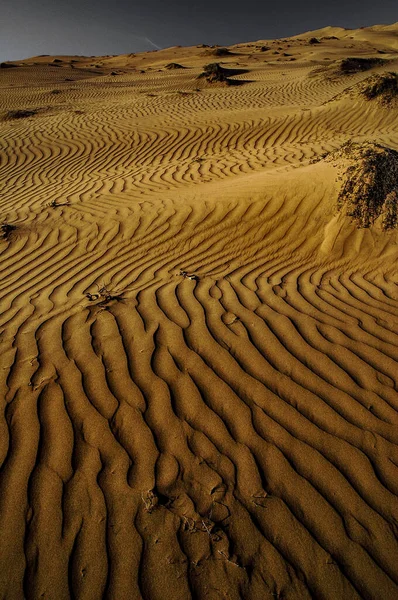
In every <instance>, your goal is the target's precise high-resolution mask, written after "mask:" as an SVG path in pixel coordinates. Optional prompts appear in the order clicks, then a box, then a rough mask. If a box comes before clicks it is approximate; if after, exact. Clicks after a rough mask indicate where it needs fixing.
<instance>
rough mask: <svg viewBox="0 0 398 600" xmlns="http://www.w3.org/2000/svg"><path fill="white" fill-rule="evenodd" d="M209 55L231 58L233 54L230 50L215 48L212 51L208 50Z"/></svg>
mask: <svg viewBox="0 0 398 600" xmlns="http://www.w3.org/2000/svg"><path fill="white" fill-rule="evenodd" d="M206 53H207V54H212V55H213V56H229V55H231V54H232V52H230V50H228V48H214V49H212V50H207V51H206Z"/></svg>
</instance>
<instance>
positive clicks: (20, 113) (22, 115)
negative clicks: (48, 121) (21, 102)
mask: <svg viewBox="0 0 398 600" xmlns="http://www.w3.org/2000/svg"><path fill="white" fill-rule="evenodd" d="M36 113H37V110H33V109H31V110H26V109H19V110H9V111H8V112H7V113H6V115H5V119H7V120H12V119H27V118H28V117H33V116H34V115H35V114H36Z"/></svg>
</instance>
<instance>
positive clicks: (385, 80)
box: [362, 72, 398, 105]
mask: <svg viewBox="0 0 398 600" xmlns="http://www.w3.org/2000/svg"><path fill="white" fill-rule="evenodd" d="M362 94H363V95H364V96H365V98H366V99H367V100H373V99H375V98H378V99H380V101H381V103H382V104H386V105H387V104H391V102H392V101H393V100H395V99H398V73H391V72H390V73H383V75H374V76H373V77H370V78H369V79H368V80H367V81H366V82H365V86H364V88H363V90H362Z"/></svg>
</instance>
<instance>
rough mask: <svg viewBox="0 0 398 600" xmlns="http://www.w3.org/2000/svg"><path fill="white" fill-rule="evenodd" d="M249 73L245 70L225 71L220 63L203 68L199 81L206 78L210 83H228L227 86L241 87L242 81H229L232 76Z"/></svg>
mask: <svg viewBox="0 0 398 600" xmlns="http://www.w3.org/2000/svg"><path fill="white" fill-rule="evenodd" d="M242 73H247V71H245V70H244V69H225V68H224V67H222V66H221V65H220V64H219V63H210V64H208V65H205V66H204V67H203V72H202V73H200V75H198V79H202V78H205V79H206V81H208V82H209V83H216V82H220V83H226V84H227V85H239V84H240V83H242V82H241V81H236V80H233V79H229V78H230V77H231V76H232V75H239V74H242Z"/></svg>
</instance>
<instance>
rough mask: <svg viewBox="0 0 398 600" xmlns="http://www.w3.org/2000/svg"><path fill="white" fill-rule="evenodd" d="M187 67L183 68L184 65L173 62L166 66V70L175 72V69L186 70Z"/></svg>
mask: <svg viewBox="0 0 398 600" xmlns="http://www.w3.org/2000/svg"><path fill="white" fill-rule="evenodd" d="M185 68H186V67H183V66H182V65H179V64H178V63H174V62H171V63H169V64H168V65H166V66H165V69H169V70H173V69H185Z"/></svg>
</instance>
